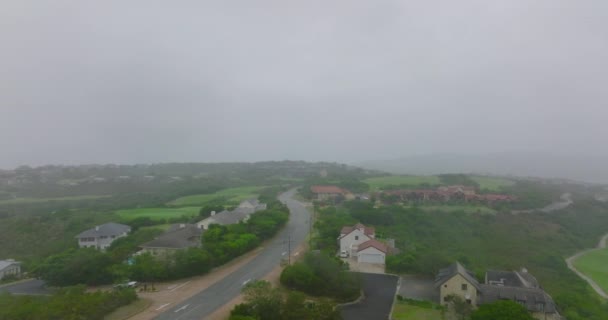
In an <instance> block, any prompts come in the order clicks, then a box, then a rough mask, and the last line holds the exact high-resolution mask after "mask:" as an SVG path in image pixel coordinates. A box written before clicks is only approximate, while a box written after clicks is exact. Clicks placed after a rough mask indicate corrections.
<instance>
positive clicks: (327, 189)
mask: <svg viewBox="0 0 608 320" xmlns="http://www.w3.org/2000/svg"><path fill="white" fill-rule="evenodd" d="M310 190H311V191H312V193H330V194H336V193H339V194H344V193H346V192H345V191H344V190H342V189H341V188H339V187H336V186H312V187H310Z"/></svg>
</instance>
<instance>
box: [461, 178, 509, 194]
mask: <svg viewBox="0 0 608 320" xmlns="http://www.w3.org/2000/svg"><path fill="white" fill-rule="evenodd" d="M471 179H472V180H473V181H475V182H477V183H478V184H479V188H480V189H481V190H488V191H501V190H502V188H503V187H510V186H512V185H514V184H515V181H513V180H509V179H505V178H498V177H484V176H472V177H471Z"/></svg>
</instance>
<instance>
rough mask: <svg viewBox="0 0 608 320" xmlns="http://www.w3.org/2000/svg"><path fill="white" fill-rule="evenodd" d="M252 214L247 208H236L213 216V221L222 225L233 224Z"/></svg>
mask: <svg viewBox="0 0 608 320" xmlns="http://www.w3.org/2000/svg"><path fill="white" fill-rule="evenodd" d="M251 213H253V212H252V211H251V210H248V209H247V208H237V209H235V210H232V211H222V212H220V213H218V214H216V215H215V216H213V217H212V218H213V220H215V221H216V222H217V223H219V224H222V225H227V224H235V223H238V222H239V221H241V220H243V219H245V218H246V217H247V215H249V214H251Z"/></svg>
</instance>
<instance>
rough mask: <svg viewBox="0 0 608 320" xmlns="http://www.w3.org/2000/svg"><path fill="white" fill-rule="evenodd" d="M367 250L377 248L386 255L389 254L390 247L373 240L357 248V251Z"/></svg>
mask: <svg viewBox="0 0 608 320" xmlns="http://www.w3.org/2000/svg"><path fill="white" fill-rule="evenodd" d="M367 248H376V249H378V250H380V251H382V252H384V253H388V246H387V245H386V244H384V243H382V242H380V241H378V240H376V239H371V240H367V241H365V242H363V243H362V244H360V245H359V247H358V248H357V251H363V250H365V249H367Z"/></svg>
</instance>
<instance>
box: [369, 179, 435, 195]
mask: <svg viewBox="0 0 608 320" xmlns="http://www.w3.org/2000/svg"><path fill="white" fill-rule="evenodd" d="M363 182H365V183H367V184H368V185H369V187H370V191H378V190H380V189H382V188H385V187H388V186H400V185H408V186H418V185H420V184H423V183H425V184H430V185H438V184H439V183H440V181H439V177H437V176H386V177H377V178H368V179H365V180H363Z"/></svg>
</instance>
